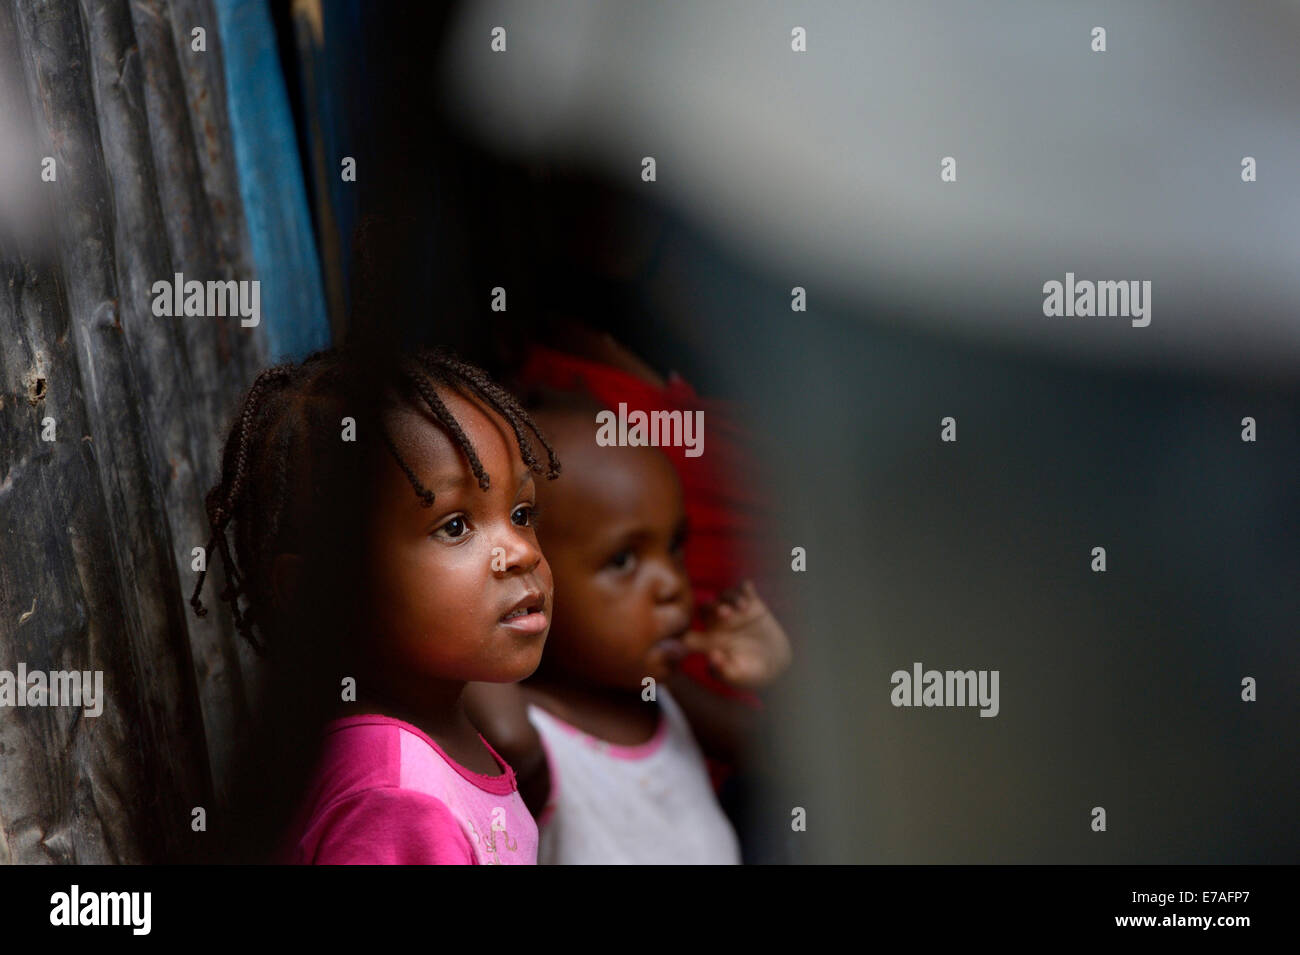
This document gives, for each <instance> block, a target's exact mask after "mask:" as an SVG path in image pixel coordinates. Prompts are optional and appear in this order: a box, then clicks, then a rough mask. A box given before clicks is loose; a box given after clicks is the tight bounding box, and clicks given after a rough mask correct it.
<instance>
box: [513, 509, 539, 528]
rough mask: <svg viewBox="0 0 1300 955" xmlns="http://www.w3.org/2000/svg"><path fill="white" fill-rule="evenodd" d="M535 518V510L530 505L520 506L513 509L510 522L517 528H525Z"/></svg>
mask: <svg viewBox="0 0 1300 955" xmlns="http://www.w3.org/2000/svg"><path fill="white" fill-rule="evenodd" d="M536 518H537V508H536V507H534V506H533V505H532V504H521V505H520V506H519V507H516V508H515V511H514V513H513V514H511V515H510V520H511V521H513V522H514V523H515V524H516V525H517V526H519V527H527V526H528V525H530V524H532V523H533V521H534V520H535V519H536Z"/></svg>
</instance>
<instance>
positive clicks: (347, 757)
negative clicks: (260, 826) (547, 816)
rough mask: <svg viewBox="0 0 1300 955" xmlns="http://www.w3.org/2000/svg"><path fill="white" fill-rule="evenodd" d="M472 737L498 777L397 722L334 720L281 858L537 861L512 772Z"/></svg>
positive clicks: (529, 820)
mask: <svg viewBox="0 0 1300 955" xmlns="http://www.w3.org/2000/svg"><path fill="white" fill-rule="evenodd" d="M479 739H481V740H483V745H484V746H486V747H487V749H488V752H490V753H491V754H492V758H493V759H495V760H496V761H497V763H498V764H499V765H500V766H501V775H499V776H484V775H483V774H481V773H476V772H474V771H473V770H470V769H466V768H465V767H464V766H461V765H460V764H459V763H457V762H456V761H455V760H453V759H452V758H451V757H450V756H448V755H447V754H446V753H445V752H443V749H442V747H441V746H439V745H438V744H437V743H435V742H434V741H433V740H432V739H431V738H430V737H429V736H428V735H427V734H426V733H424V732H423V731H421V730H420V729H418V728H417V727H415V726H412V725H411V724H410V723H406V722H404V721H402V720H398V719H394V718H392V717H389V716H379V715H373V714H372V715H365V716H349V717H345V718H343V719H337V720H334V721H333V722H331V723H329V725H328V726H327V727H326V737H325V742H324V749H323V752H322V756H321V760H320V763H319V765H318V767H317V769H316V772H315V775H314V776H313V778H312V782H311V784H310V786H309V787H308V790H307V798H306V802H305V803H304V807H303V811H302V814H301V815H300V816H299V817H298V819H299V820H300V821H299V822H298V823H297V824H296V825H295V826H294V827H293V830H292V832H291V833H290V834H289V839H288V840H287V842H286V845H285V849H284V852H283V854H282V856H281V857H282V858H283V859H284V861H287V862H290V863H297V864H303V865H312V864H314V865H345V864H363V865H536V864H537V825H536V823H535V822H534V821H533V817H532V815H530V814H529V812H528V808H527V807H526V806H525V805H524V801H523V799H522V798H521V797H520V795H519V790H518V787H517V786H516V785H515V774H514V771H513V770H512V769H511V768H510V766H509V765H508V764H507V763H506V761H505V760H503V759H502V758H501V757H500V756H499V755H497V752H496V750H494V749H493V748H492V747H491V746H490V745H488V742H487V740H485V739H483V737H482V736H481V735H480V736H479ZM302 820H305V821H302Z"/></svg>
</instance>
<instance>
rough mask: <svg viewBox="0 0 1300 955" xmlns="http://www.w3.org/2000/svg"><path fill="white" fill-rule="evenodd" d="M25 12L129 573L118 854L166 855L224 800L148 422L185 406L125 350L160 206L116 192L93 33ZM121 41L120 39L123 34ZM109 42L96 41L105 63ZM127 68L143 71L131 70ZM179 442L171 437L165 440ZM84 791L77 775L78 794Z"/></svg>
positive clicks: (72, 315)
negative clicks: (192, 812)
mask: <svg viewBox="0 0 1300 955" xmlns="http://www.w3.org/2000/svg"><path fill="white" fill-rule="evenodd" d="M113 6H118V7H120V6H121V4H101V5H99V6H97V7H96V11H95V16H96V19H97V22H96V23H95V24H94V29H95V30H99V29H106V28H109V27H111V26H112V24H114V23H117V22H119V21H117V20H115V19H114V18H113V17H112V16H110V14H111V13H112V10H111V9H110V8H111V7H113ZM13 9H14V21H15V25H16V28H17V29H16V33H17V37H18V44H17V45H18V47H19V48H20V51H21V52H20V62H21V63H22V66H23V70H24V75H25V78H26V85H27V89H28V94H29V99H30V102H31V103H32V105H33V113H34V119H35V126H36V130H37V141H38V142H39V143H41V144H42V145H41V148H42V149H43V150H44V151H45V152H46V153H47V154H48V155H52V156H54V157H55V158H56V160H57V162H58V169H59V178H58V182H57V188H52V189H50V198H51V202H52V218H53V221H54V222H55V223H56V234H57V250H58V256H59V263H60V265H61V268H60V269H59V270H58V271H54V272H52V273H51V275H50V276H49V278H48V279H46V278H45V277H44V276H38V278H39V279H42V280H46V281H52V282H54V283H56V288H60V286H61V291H62V295H61V296H58V298H59V299H60V300H59V307H60V309H62V310H66V313H67V315H68V316H69V319H68V332H67V338H68V339H69V340H70V343H71V345H72V353H73V355H74V357H75V367H76V369H77V373H78V376H79V379H80V384H81V393H82V395H83V398H84V403H85V404H84V409H85V422H84V424H85V425H86V426H88V427H87V431H88V433H89V435H90V438H91V440H90V441H88V442H85V445H86V447H87V448H89V449H91V451H92V453H93V461H94V464H95V469H96V474H97V479H98V484H99V487H100V491H101V494H102V498H103V511H102V514H103V517H104V520H105V529H104V532H103V535H102V536H101V537H100V538H93V537H92V538H90V539H89V542H90V544H91V546H90V547H88V548H87V550H86V551H85V553H86V554H87V555H88V556H90V557H91V559H93V560H95V561H98V562H100V563H101V564H103V565H105V566H106V567H107V568H112V569H113V571H115V588H116V591H117V594H118V596H119V600H120V604H121V610H122V613H121V620H120V623H119V625H117V626H114V627H113V629H112V632H106V633H104V634H103V635H102V636H103V640H104V641H105V642H106V643H109V644H112V645H113V649H112V650H110V651H108V652H107V655H108V656H109V657H110V658H111V659H113V660H115V661H120V665H119V667H118V668H117V670H116V671H115V674H114V675H115V677H116V679H115V681H114V682H113V683H112V684H110V685H106V692H107V694H108V702H107V704H106V710H107V709H108V708H110V707H111V708H115V709H117V710H118V712H119V713H120V714H121V717H122V719H124V720H126V725H127V726H129V727H131V729H132V737H133V738H132V742H133V744H134V746H135V748H136V750H137V752H138V772H137V773H134V774H128V773H129V769H128V770H124V769H123V768H122V767H119V766H113V767H111V769H110V770H109V772H110V773H112V774H113V778H114V779H116V780H118V781H119V782H122V783H123V784H124V788H123V789H122V792H123V793H126V794H127V795H126V796H125V798H124V802H125V803H128V804H131V805H133V806H137V807H143V808H142V811H137V812H135V813H130V814H128V816H127V818H125V819H124V820H122V821H121V823H120V825H121V828H120V830H119V831H118V837H117V841H116V843H115V846H114V850H113V851H114V852H115V853H117V854H118V855H120V856H123V857H130V856H132V855H136V854H143V855H145V856H147V857H149V858H158V857H160V856H164V855H173V854H176V853H179V852H181V851H183V850H184V849H185V848H187V847H188V846H190V845H192V844H193V841H194V840H193V838H192V834H191V833H190V832H189V809H190V807H192V806H195V805H203V804H207V803H210V802H211V792H210V785H209V781H208V778H207V754H206V751H205V747H204V739H203V730H202V722H201V716H200V712H199V708H198V706H197V702H196V701H197V696H196V691H195V687H194V680H193V670H192V664H191V660H190V650H189V644H188V639H187V632H188V631H187V623H188V622H187V620H186V617H185V604H184V597H183V595H182V593H181V588H180V585H179V581H178V579H177V575H176V563H177V561H176V556H175V553H174V549H173V544H172V542H171V540H170V539H169V527H170V523H169V520H168V514H167V510H166V500H167V494H166V489H165V488H161V487H160V486H159V484H158V481H157V479H156V475H157V474H159V473H160V471H161V470H162V468H161V464H162V459H161V454H160V442H159V440H156V439H155V437H154V435H153V431H152V428H151V424H152V422H151V415H150V413H149V410H148V409H149V408H150V407H151V405H152V406H153V407H155V408H156V407H157V403H158V402H159V401H161V400H166V399H167V398H168V397H172V396H173V395H172V393H169V392H166V391H165V390H160V389H165V388H166V387H167V383H166V382H165V381H162V380H160V378H161V376H160V375H158V374H157V373H156V372H157V370H158V369H156V368H155V369H153V372H154V373H153V374H151V369H150V368H149V367H144V368H142V367H140V365H139V364H138V363H137V362H136V361H135V360H134V359H133V355H132V350H131V346H130V345H129V344H128V341H127V327H131V328H132V333H133V334H134V331H135V328H137V327H139V326H133V322H134V321H136V320H138V318H139V313H140V302H139V298H138V296H139V295H140V285H141V283H142V282H143V281H144V279H145V278H147V277H148V276H142V275H141V274H140V273H139V269H140V267H141V266H142V265H143V264H144V262H145V261H146V260H145V259H144V258H142V257H143V256H145V255H146V254H148V255H153V254H158V250H150V249H149V248H148V247H146V246H144V245H136V244H133V243H127V244H122V243H120V242H119V238H120V236H121V234H122V233H121V230H122V228H123V226H126V225H131V224H132V222H131V219H130V217H131V216H133V215H140V214H146V215H147V214H150V213H149V212H148V204H147V203H145V204H144V206H143V207H142V209H143V210H144V211H143V212H142V211H141V209H137V208H135V207H134V206H133V205H131V204H130V203H128V204H127V206H125V207H124V206H123V204H122V201H121V199H120V197H119V196H120V195H125V194H115V193H114V191H113V190H114V188H115V187H116V188H117V189H129V188H132V186H131V184H122V183H117V182H115V181H114V180H112V179H111V176H110V170H109V169H108V168H107V167H106V164H105V152H104V142H102V141H101V135H100V125H99V123H97V121H96V116H97V112H96V100H95V89H94V88H93V83H94V82H95V79H96V78H95V76H94V72H95V69H96V67H99V68H100V77H99V79H100V80H102V78H103V74H102V67H103V65H104V61H102V60H101V61H95V62H92V51H91V50H88V49H87V48H86V45H85V43H84V41H83V38H84V37H86V36H88V35H89V34H90V32H91V27H92V25H91V24H86V23H84V22H83V21H82V18H81V15H80V12H79V8H78V6H77V5H76V4H75V3H71V2H54V0H51V2H36V0H15V2H14V4H13ZM109 38H115V39H117V40H118V41H119V42H121V38H122V34H121V33H120V32H119V33H115V34H111V35H110V37H109ZM103 39H104V38H101V39H98V40H95V41H94V43H95V45H96V49H97V51H98V53H99V54H100V55H101V56H102V55H104V47H102V46H100V44H101V42H103ZM118 65H119V66H120V67H121V68H122V69H124V70H128V71H129V69H130V63H129V57H128V58H125V59H122V60H120V61H119V64H118ZM99 90H100V92H101V93H102V92H103V83H102V82H100V84H99ZM124 95H125V94H124ZM125 108H126V109H130V108H132V107H131V104H130V103H129V102H128V103H126V104H125ZM137 108H138V107H137ZM104 128H105V129H107V125H105V127H104ZM116 135H118V132H117V131H116V129H115V130H114V132H113V133H112V134H111V135H110V136H109V137H108V140H107V143H108V149H109V154H110V155H112V156H114V157H115V158H117V159H119V160H120V158H121V155H122V153H121V151H120V150H121V149H123V147H121V146H119V144H117V143H116V141H115V140H114V137H115V136H116ZM122 135H124V136H127V137H129V136H131V135H133V132H132V131H131V130H129V129H128V130H125V131H123V132H122ZM128 146H129V143H128ZM141 161H142V160H141ZM118 172H119V174H120V173H122V172H123V171H122V170H118ZM142 175H143V173H142ZM142 241H143V240H142ZM119 257H122V259H121V262H120V261H119ZM137 257H141V258H137ZM119 264H123V265H124V268H123V270H122V274H123V277H124V279H123V281H119V272H118V268H119ZM146 267H147V266H146ZM145 301H146V302H147V301H148V300H147V298H146V299H145ZM124 323H125V325H124ZM139 340H140V342H141V344H142V346H143V347H144V348H146V349H148V348H156V347H158V346H157V345H156V343H153V339H150V338H149V337H148V336H143V337H142V338H140V339H139ZM157 357H158V359H159V361H160V363H161V362H163V361H164V359H163V356H161V355H159V356H157ZM160 367H161V368H163V369H165V368H166V365H165V364H161V365H160ZM164 373H165V372H164ZM179 440H181V439H180V438H178V437H177V435H176V434H175V433H174V432H167V433H166V434H165V436H164V438H163V440H162V442H161V443H162V445H163V446H166V445H168V444H170V443H171V442H175V441H179ZM64 506H70V504H65V505H64ZM105 545H106V546H105ZM97 592H98V591H97ZM94 609H95V610H97V609H98V608H94ZM6 642H8V641H6ZM107 675H108V674H106V676H107ZM100 719H102V717H100ZM56 778H57V777H56ZM71 782H72V781H71V780H69V779H68V778H67V777H66V776H65V777H63V779H62V781H61V785H62V786H63V787H64V789H65V791H66V789H67V787H68V786H69V784H70V783H71ZM133 788H134V789H135V790H136V792H135V794H134V796H132V795H131V790H132V789H133ZM55 806H57V802H56V803H55ZM117 824H118V823H116V822H115V823H112V824H111V825H117ZM107 825H109V824H106V826H107Z"/></svg>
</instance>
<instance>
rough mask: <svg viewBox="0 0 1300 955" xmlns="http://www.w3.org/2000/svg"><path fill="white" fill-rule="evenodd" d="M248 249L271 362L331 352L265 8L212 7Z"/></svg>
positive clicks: (233, 1) (246, 1) (262, 0)
mask: <svg viewBox="0 0 1300 955" xmlns="http://www.w3.org/2000/svg"><path fill="white" fill-rule="evenodd" d="M213 7H214V8H215V9H216V13H217V21H218V28H219V29H220V31H221V44H222V49H223V52H224V54H225V67H226V97H227V100H228V102H229V109H230V126H231V138H232V139H233V140H234V144H235V162H236V165H237V167H238V169H239V189H240V193H241V195H242V196H243V200H244V215H245V218H246V219H247V221H248V233H249V243H250V245H251V246H252V249H253V259H254V262H255V264H256V267H257V274H258V278H259V279H260V280H261V282H262V316H263V318H262V327H263V328H264V329H265V334H266V339H267V351H268V353H269V355H270V357H271V360H272V361H282V360H286V359H291V358H292V359H300V358H302V357H304V356H305V355H307V354H309V353H310V352H312V351H313V350H315V349H317V348H324V347H327V346H328V345H329V344H330V325H329V318H328V315H327V314H326V310H325V296H324V292H323V289H322V286H321V271H320V260H319V257H318V256H317V252H316V240H315V237H314V236H313V234H312V227H311V215H310V213H309V211H308V205H307V191H306V188H305V185H304V183H303V177H302V165H301V163H300V162H299V157H298V144H297V141H296V139H295V135H294V125H293V116H292V113H291V112H290V109H289V100H288V96H287V95H286V93H285V87H284V74H283V73H282V72H281V68H280V58H279V54H278V52H277V50H276V40H275V30H274V27H273V26H272V23H271V15H270V11H269V10H268V9H267V4H266V0H213Z"/></svg>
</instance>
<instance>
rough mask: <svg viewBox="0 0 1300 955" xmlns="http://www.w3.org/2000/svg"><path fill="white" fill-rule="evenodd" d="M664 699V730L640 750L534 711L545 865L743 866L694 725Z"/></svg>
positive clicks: (661, 692) (664, 695)
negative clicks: (543, 788)
mask: <svg viewBox="0 0 1300 955" xmlns="http://www.w3.org/2000/svg"><path fill="white" fill-rule="evenodd" d="M657 693H658V697H657V702H658V704H659V707H660V713H659V726H658V728H657V729H656V730H655V735H654V736H653V737H651V738H650V739H649V740H647V741H646V742H645V743H642V744H640V745H638V746H620V745H618V744H616V743H609V742H606V741H605V740H602V739H597V738H596V737H594V736H589V735H588V734H587V733H584V732H583V731H582V730H580V729H578V728H577V727H576V726H572V725H570V724H568V723H566V722H564V721H563V720H561V719H559V718H558V717H556V716H553V715H552V714H550V713H548V712H546V711H545V710H544V709H542V708H541V707H539V706H536V705H532V704H530V705H529V707H528V719H529V722H531V723H532V724H533V726H535V727H536V728H537V732H538V734H539V735H540V736H541V738H542V745H543V746H544V747H545V750H546V758H547V762H548V763H549V766H550V773H551V795H550V798H549V799H548V800H547V802H546V806H545V807H544V808H543V810H542V812H541V814H540V815H539V817H538V820H537V824H538V849H537V862H538V864H539V865H611V864H613V865H680V864H688V865H689V864H694V865H736V864H738V863H739V862H740V844H739V842H738V841H737V839H736V833H735V831H734V830H733V829H732V828H731V823H730V821H729V820H728V819H727V817H726V815H725V814H724V813H723V811H722V807H721V806H719V805H718V800H717V798H716V797H715V796H714V794H713V786H712V784H711V783H710V782H709V773H708V768H707V767H706V766H705V763H704V756H703V754H702V753H701V752H700V748H699V746H698V745H697V744H696V742H695V737H694V736H693V735H692V734H691V728H690V724H689V723H688V722H687V721H686V716H685V714H683V713H682V711H681V708H680V707H679V706H678V705H677V701H676V700H674V699H673V698H672V697H671V696H670V695H669V693H668V691H667V690H665V689H664V688H663V687H662V686H660V687H659V688H658V690H657ZM647 705H653V704H647Z"/></svg>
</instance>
